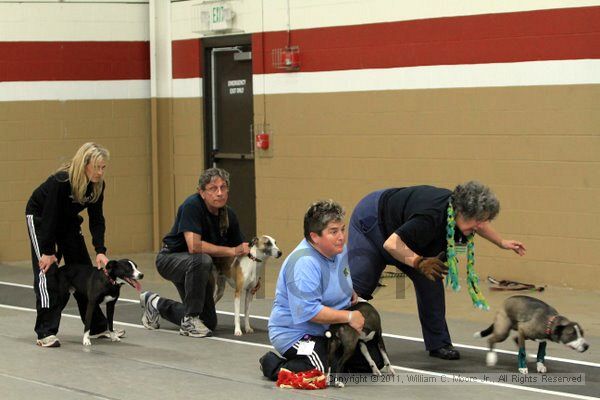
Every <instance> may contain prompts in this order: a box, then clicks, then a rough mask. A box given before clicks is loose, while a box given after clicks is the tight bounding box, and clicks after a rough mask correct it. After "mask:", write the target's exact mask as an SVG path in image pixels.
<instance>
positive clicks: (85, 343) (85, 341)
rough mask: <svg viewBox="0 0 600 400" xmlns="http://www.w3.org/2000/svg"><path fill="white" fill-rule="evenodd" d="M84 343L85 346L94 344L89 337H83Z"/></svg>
mask: <svg viewBox="0 0 600 400" xmlns="http://www.w3.org/2000/svg"><path fill="white" fill-rule="evenodd" d="M83 345H84V346H91V345H92V341H91V340H90V339H88V338H84V339H83Z"/></svg>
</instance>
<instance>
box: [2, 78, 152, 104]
mask: <svg viewBox="0 0 600 400" xmlns="http://www.w3.org/2000/svg"><path fill="white" fill-rule="evenodd" d="M149 98H150V81H149V80H117V81H41V82H0V101H33V100H107V99H114V100H117V99H149Z"/></svg>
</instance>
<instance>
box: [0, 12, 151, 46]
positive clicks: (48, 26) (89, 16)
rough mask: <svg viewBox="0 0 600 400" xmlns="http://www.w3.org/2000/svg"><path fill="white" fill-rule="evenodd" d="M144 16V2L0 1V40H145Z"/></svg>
mask: <svg viewBox="0 0 600 400" xmlns="http://www.w3.org/2000/svg"><path fill="white" fill-rule="evenodd" d="M148 18H149V17H148V4H118V3H97V2H96V3H33V2H31V3H19V2H14V3H3V2H0V41H3V42H14V41H16V42H27V41H44V42H48V41H148V40H149V28H148Z"/></svg>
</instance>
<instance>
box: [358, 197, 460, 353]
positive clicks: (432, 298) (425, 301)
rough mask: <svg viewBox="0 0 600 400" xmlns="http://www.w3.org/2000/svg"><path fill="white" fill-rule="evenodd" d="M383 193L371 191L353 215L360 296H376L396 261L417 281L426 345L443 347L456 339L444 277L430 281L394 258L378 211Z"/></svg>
mask: <svg viewBox="0 0 600 400" xmlns="http://www.w3.org/2000/svg"><path fill="white" fill-rule="evenodd" d="M382 193H383V190H380V191H377V192H373V193H371V194H369V195H367V196H366V197H365V198H364V199H362V200H361V201H360V202H359V203H358V204H357V206H356V208H355V209H354V212H353V213H352V216H351V217H350V226H349V228H348V263H349V265H350V273H351V275H352V283H353V286H354V290H355V291H356V293H357V294H358V295H359V296H360V297H362V298H364V299H367V300H369V299H372V298H373V292H374V291H375V289H376V288H377V284H378V282H379V279H380V278H381V273H382V272H383V270H384V269H385V267H386V265H395V266H396V267H397V268H398V269H400V270H401V271H402V272H404V273H405V274H406V276H408V277H409V278H410V279H411V280H412V282H413V284H414V285H415V292H416V295H417V306H418V310H419V320H420V321H421V329H422V332H423V339H424V340H425V348H426V349H427V350H435V349H439V348H440V347H443V346H445V345H448V344H451V343H452V340H451V339H450V333H449V332H448V325H447V324H446V300H445V297H444V284H443V280H441V279H438V280H436V281H434V282H432V281H430V280H429V279H427V278H425V276H423V275H422V274H420V273H419V272H417V271H416V270H415V269H414V268H412V267H410V266H408V265H406V264H403V263H401V262H399V261H398V260H395V259H394V258H392V257H391V255H390V254H389V253H388V252H387V251H385V250H384V248H383V243H384V242H385V240H386V239H387V238H386V237H384V235H383V234H382V232H381V228H380V226H379V211H378V205H379V198H380V197H381V194H382Z"/></svg>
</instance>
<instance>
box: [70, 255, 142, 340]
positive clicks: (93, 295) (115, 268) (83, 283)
mask: <svg viewBox="0 0 600 400" xmlns="http://www.w3.org/2000/svg"><path fill="white" fill-rule="evenodd" d="M58 271H59V279H60V285H61V291H63V293H64V294H65V296H68V293H67V292H68V291H71V292H72V291H73V290H75V291H77V292H80V293H83V294H85V296H86V297H87V299H88V304H87V310H86V313H85V328H84V334H83V345H84V346H91V345H92V342H91V341H90V328H91V326H92V316H93V313H94V308H95V307H96V305H99V304H103V303H106V318H107V320H108V331H109V333H110V339H111V340H112V341H113V342H118V341H120V339H119V337H118V336H117V334H116V333H115V332H114V330H113V317H114V314H115V303H116V302H117V299H118V298H119V294H120V292H121V285H123V284H125V283H127V284H129V285H131V287H133V288H134V289H136V290H137V291H138V292H139V291H140V290H141V285H140V283H139V282H138V280H140V279H142V278H143V277H144V274H142V273H141V272H140V271H139V270H138V269H137V265H136V264H135V263H134V262H133V261H131V260H128V259H121V260H111V261H109V262H108V264H106V266H105V267H104V268H103V269H97V268H95V267H93V266H91V265H65V266H63V267H60V268H59V270H58Z"/></svg>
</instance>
